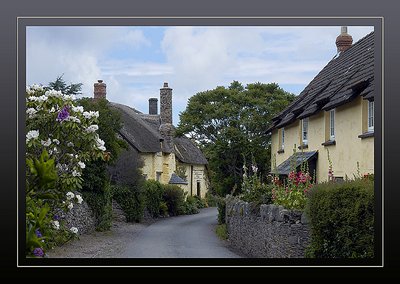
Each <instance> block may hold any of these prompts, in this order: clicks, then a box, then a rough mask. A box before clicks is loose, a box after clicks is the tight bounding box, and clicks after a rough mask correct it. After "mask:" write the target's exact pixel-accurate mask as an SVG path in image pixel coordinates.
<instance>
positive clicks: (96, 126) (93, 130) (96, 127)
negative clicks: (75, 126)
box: [86, 124, 99, 133]
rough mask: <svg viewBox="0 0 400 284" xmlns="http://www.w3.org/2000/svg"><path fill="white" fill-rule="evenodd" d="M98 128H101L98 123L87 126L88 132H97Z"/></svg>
mask: <svg viewBox="0 0 400 284" xmlns="http://www.w3.org/2000/svg"><path fill="white" fill-rule="evenodd" d="M97 129H99V126H98V125H96V124H92V125H90V126H89V127H88V128H86V132H87V133H91V132H95V131H96V130H97Z"/></svg>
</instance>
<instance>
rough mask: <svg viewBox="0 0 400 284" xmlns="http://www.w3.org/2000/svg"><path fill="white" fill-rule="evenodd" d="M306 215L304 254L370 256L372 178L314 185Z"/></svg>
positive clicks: (372, 251) (332, 256)
mask: <svg viewBox="0 0 400 284" xmlns="http://www.w3.org/2000/svg"><path fill="white" fill-rule="evenodd" d="M306 214H307V215H308V217H309V219H310V225H311V226H310V227H311V244H310V246H309V247H308V249H307V253H306V256H307V257H313V258H371V257H374V183H373V181H371V180H368V179H357V180H355V181H346V182H343V183H332V182H329V183H321V184H318V185H316V186H315V187H314V188H313V190H312V191H311V193H310V196H309V200H308V203H307V206H306Z"/></svg>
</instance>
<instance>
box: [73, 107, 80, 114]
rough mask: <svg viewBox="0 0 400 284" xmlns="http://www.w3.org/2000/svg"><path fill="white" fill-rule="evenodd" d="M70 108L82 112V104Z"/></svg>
mask: <svg viewBox="0 0 400 284" xmlns="http://www.w3.org/2000/svg"><path fill="white" fill-rule="evenodd" d="M72 110H73V111H74V112H80V113H83V106H73V107H72Z"/></svg>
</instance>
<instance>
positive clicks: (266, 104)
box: [176, 81, 294, 195]
mask: <svg viewBox="0 0 400 284" xmlns="http://www.w3.org/2000/svg"><path fill="white" fill-rule="evenodd" d="M293 100H294V95H293V94H290V93H288V92H285V91H284V90H282V89H281V88H280V87H279V85H278V84H275V83H270V84H263V83H259V82H258V83H253V84H248V85H247V86H246V87H245V88H244V87H243V85H242V84H240V83H239V82H237V81H233V82H232V84H231V85H230V86H229V87H228V88H226V87H217V88H215V89H213V90H208V91H205V92H199V93H197V94H196V95H195V96H193V97H191V98H190V99H189V103H188V106H187V108H186V110H185V111H183V112H182V113H181V114H180V123H179V125H178V128H177V132H176V133H177V135H187V136H189V137H190V138H192V139H194V140H195V141H196V142H197V143H198V144H199V146H200V147H201V148H202V149H203V151H204V153H205V155H206V156H207V158H208V161H209V167H210V171H211V181H212V185H213V186H214V188H215V191H216V192H217V193H218V194H220V195H225V194H227V193H229V192H231V190H232V189H233V188H234V187H235V188H238V192H240V185H241V183H242V179H243V165H244V160H246V161H254V162H255V163H256V164H257V166H258V170H259V172H260V173H261V175H262V178H265V177H266V174H267V173H268V172H269V170H270V166H269V165H270V137H269V136H268V135H266V134H265V130H266V129H267V128H268V127H269V125H270V122H271V119H272V117H273V116H275V115H276V114H277V113H279V112H280V111H282V110H283V109H284V108H285V107H286V106H287V105H288V104H289V103H290V102H292V101H293Z"/></svg>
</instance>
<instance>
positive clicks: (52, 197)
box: [25, 85, 108, 257]
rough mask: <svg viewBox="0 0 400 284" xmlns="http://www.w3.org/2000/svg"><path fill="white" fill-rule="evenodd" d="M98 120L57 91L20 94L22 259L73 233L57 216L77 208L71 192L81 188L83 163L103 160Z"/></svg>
mask: <svg viewBox="0 0 400 284" xmlns="http://www.w3.org/2000/svg"><path fill="white" fill-rule="evenodd" d="M98 116H99V114H98V112H95V111H85V110H84V108H83V107H82V106H79V105H76V102H75V98H74V97H73V96H70V95H64V94H62V93H61V92H60V91H55V90H47V89H45V88H43V87H41V86H38V85H33V86H31V87H28V88H27V89H26V141H25V142H26V162H27V173H26V252H27V255H33V256H36V257H43V256H44V252H45V250H46V249H47V248H49V247H51V246H53V245H54V244H57V243H62V242H65V241H66V240H68V239H69V238H72V237H74V236H76V235H77V234H78V229H77V228H76V227H71V228H65V227H64V226H63V223H62V220H61V219H60V215H59V214H60V210H62V211H64V212H68V211H69V210H72V209H73V208H74V204H80V203H82V201H83V198H82V197H81V196H80V195H79V194H74V193H73V191H75V190H77V189H80V188H82V182H83V179H82V170H83V169H84V168H85V167H86V164H85V163H87V162H89V161H93V160H96V159H105V158H106V157H107V155H108V153H106V152H105V151H106V146H105V143H104V141H103V140H101V139H100V138H99V135H98V134H97V130H98V125H97V124H98V120H97V119H98Z"/></svg>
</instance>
